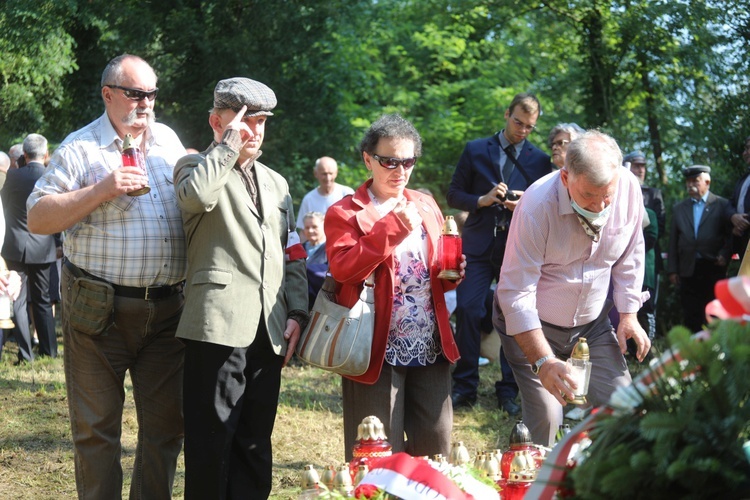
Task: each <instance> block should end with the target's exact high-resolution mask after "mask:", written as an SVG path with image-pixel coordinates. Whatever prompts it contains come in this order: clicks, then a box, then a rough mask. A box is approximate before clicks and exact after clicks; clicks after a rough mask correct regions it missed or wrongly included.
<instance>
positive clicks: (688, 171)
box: [682, 165, 711, 191]
mask: <svg viewBox="0 0 750 500" xmlns="http://www.w3.org/2000/svg"><path fill="white" fill-rule="evenodd" d="M710 173H711V167H709V166H706V165H692V166H690V167H685V168H683V169H682V175H684V176H685V178H686V179H690V178H691V177H695V176H696V175H700V174H710ZM708 183H709V184H710V183H711V178H710V177H709V178H708ZM688 191H689V189H688Z"/></svg>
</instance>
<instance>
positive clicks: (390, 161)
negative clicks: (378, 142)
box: [370, 153, 417, 170]
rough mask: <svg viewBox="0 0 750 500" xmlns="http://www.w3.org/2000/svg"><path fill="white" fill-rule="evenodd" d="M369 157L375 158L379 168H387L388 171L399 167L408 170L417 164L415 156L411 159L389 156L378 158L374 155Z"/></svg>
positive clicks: (378, 156)
mask: <svg viewBox="0 0 750 500" xmlns="http://www.w3.org/2000/svg"><path fill="white" fill-rule="evenodd" d="M370 156H372V157H373V158H375V159H376V160H377V161H378V163H380V166H381V167H383V168H387V169H388V170H393V169H396V168H398V167H399V166H401V167H404V170H409V169H410V168H411V167H413V166H414V165H415V164H416V163H417V157H416V156H412V157H411V158H391V157H389V156H380V155H376V154H374V153H373V154H371V155H370Z"/></svg>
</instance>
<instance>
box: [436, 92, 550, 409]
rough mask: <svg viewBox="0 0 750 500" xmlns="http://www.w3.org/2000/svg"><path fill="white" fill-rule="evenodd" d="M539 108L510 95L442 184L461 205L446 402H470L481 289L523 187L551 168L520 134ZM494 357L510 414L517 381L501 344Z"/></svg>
mask: <svg viewBox="0 0 750 500" xmlns="http://www.w3.org/2000/svg"><path fill="white" fill-rule="evenodd" d="M539 113H540V105H539V100H538V99H537V98H536V96H534V95H533V94H527V93H521V94H518V95H516V96H515V97H514V98H513V101H512V102H511V103H510V106H509V107H508V109H507V110H506V111H505V129H503V130H502V131H500V132H498V133H497V134H495V135H493V136H492V137H486V138H483V139H477V140H474V141H470V142H469V143H467V144H466V147H465V148H464V151H463V153H462V154H461V158H460V159H459V161H458V165H457V166H456V171H455V172H454V174H453V179H452V180H451V184H450V187H449V188H448V205H449V206H451V207H452V208H456V209H459V210H464V211H467V212H469V216H468V218H467V220H466V224H465V225H464V229H463V234H462V240H463V252H464V254H465V255H466V278H464V280H463V281H462V282H461V284H460V285H459V286H458V288H457V290H456V300H457V307H456V330H457V332H456V334H457V335H456V341H457V343H458V348H459V352H460V354H461V359H460V360H459V361H458V363H457V364H456V368H455V370H454V372H453V394H452V400H453V406H454V408H457V407H461V406H469V405H473V404H474V402H475V401H476V398H477V386H478V385H479V368H478V367H479V346H480V340H481V332H480V323H481V321H482V318H483V317H485V315H486V314H487V313H488V311H487V310H486V309H487V308H486V305H485V302H486V301H485V299H486V296H487V291H488V290H489V289H490V285H491V284H492V281H493V280H494V279H496V278H497V276H498V274H499V273H500V267H501V265H502V262H503V254H504V252H505V242H506V240H507V237H508V226H509V224H510V221H511V216H512V215H513V210H514V209H515V207H516V203H518V199H519V198H520V196H521V195H522V194H523V191H524V190H526V188H528V187H529V185H531V184H532V183H533V182H535V181H536V180H537V179H539V178H541V177H543V176H544V175H546V174H548V173H550V172H551V170H552V166H551V163H550V157H549V156H548V155H546V154H545V153H543V152H542V151H541V150H539V149H538V148H537V147H536V146H534V145H533V144H531V143H530V142H529V141H528V140H527V139H526V138H527V137H528V135H529V134H530V133H531V131H532V130H534V128H535V127H536V121H537V118H539ZM514 158H515V159H516V161H515V162H514V161H513V159H514ZM500 361H501V365H502V368H503V380H502V381H501V382H498V383H497V384H495V391H496V393H497V396H498V404H499V406H500V408H502V409H504V410H505V411H507V412H508V413H509V414H511V415H515V414H517V413H518V412H519V411H520V409H519V406H518V405H517V404H516V403H515V398H516V396H517V395H518V387H517V386H516V384H515V380H514V379H513V372H512V371H511V369H510V366H509V365H508V364H507V362H506V361H505V357H504V355H503V353H502V351H501V352H500Z"/></svg>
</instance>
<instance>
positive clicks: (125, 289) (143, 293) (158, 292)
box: [65, 259, 185, 300]
mask: <svg viewBox="0 0 750 500" xmlns="http://www.w3.org/2000/svg"><path fill="white" fill-rule="evenodd" d="M65 267H67V268H68V269H69V270H70V272H71V273H73V275H74V276H76V277H80V276H86V277H88V278H91V279H95V280H97V281H103V282H104V283H109V284H110V285H111V286H112V288H114V289H115V295H118V296H120V297H127V298H129V299H143V300H159V299H166V298H167V297H171V296H172V295H176V294H178V293H180V292H182V290H183V288H184V286H185V282H184V281H180V282H179V283H175V284H174V285H156V286H147V287H145V288H139V287H136V286H122V285H116V284H114V283H110V282H109V281H107V280H103V279H101V278H100V277H98V276H94V275H93V274H91V273H89V272H88V271H86V270H84V269H81V268H80V267H78V266H76V265H75V264H73V263H72V262H70V261H69V260H68V259H65Z"/></svg>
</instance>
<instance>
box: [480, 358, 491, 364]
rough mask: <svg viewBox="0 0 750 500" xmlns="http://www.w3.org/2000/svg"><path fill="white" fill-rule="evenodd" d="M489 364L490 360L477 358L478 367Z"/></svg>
mask: <svg viewBox="0 0 750 500" xmlns="http://www.w3.org/2000/svg"><path fill="white" fill-rule="evenodd" d="M489 364H490V360H489V359H487V358H483V357H482V356H479V366H487V365H489Z"/></svg>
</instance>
